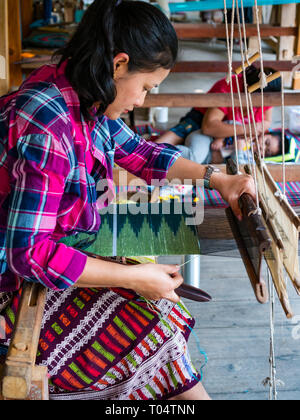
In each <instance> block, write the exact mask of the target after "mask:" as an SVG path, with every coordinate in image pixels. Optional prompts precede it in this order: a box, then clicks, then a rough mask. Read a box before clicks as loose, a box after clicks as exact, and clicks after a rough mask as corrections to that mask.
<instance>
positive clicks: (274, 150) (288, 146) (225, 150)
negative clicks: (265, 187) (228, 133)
mask: <svg viewBox="0 0 300 420" xmlns="http://www.w3.org/2000/svg"><path fill="white" fill-rule="evenodd" d="M263 142H264V156H265V160H266V161H267V162H274V163H276V162H277V163H280V162H282V161H283V160H285V162H294V163H296V162H298V161H299V158H300V151H299V149H298V148H297V143H296V139H295V137H294V135H292V134H291V133H286V135H285V140H284V155H283V153H282V150H283V147H282V133H281V130H277V131H272V130H270V131H269V132H268V133H266V134H265V135H264V136H263V135H260V136H259V137H258V144H259V147H258V146H257V144H256V142H255V141H254V142H253V151H254V152H256V153H258V152H260V154H261V156H263ZM258 149H259V150H258ZM237 154H238V159H236V146H235V144H234V139H233V138H232V137H229V138H226V139H215V140H214V141H213V142H212V144H211V163H213V164H221V163H224V162H225V160H226V159H228V158H229V157H231V158H233V159H234V160H238V162H239V164H247V163H249V162H251V150H250V144H249V141H248V144H247V142H246V140H245V138H244V137H243V136H239V137H238V138H237ZM283 156H284V157H283Z"/></svg>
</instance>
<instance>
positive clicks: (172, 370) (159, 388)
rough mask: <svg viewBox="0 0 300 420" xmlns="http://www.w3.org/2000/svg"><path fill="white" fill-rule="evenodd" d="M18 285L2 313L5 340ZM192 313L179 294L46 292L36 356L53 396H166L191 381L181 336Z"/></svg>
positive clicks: (192, 371)
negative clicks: (153, 297) (154, 298)
mask: <svg viewBox="0 0 300 420" xmlns="http://www.w3.org/2000/svg"><path fill="white" fill-rule="evenodd" d="M20 294H21V290H20V291H19V292H18V293H15V295H14V296H13V300H12V302H11V304H10V306H9V307H7V308H6V309H5V311H4V313H2V316H4V319H5V325H6V339H5V340H3V339H2V340H0V344H9V339H10V335H11V333H12V329H13V325H14V320H15V316H16V312H17V309H18V303H19V300H20ZM193 326H194V320H193V318H192V316H191V315H190V314H189V312H188V310H187V309H186V308H185V306H184V305H183V304H182V303H181V302H180V303H179V304H176V305H174V303H171V302H170V301H167V300H161V301H159V302H155V303H153V302H151V303H150V302H148V301H146V300H145V299H144V298H141V297H140V296H138V295H137V294H136V293H135V292H132V291H129V290H125V289H105V288H102V289H91V288H86V289H80V288H69V289H67V290H65V291H53V290H49V291H48V292H47V299H46V305H45V312H44V317H43V322H42V329H41V335H40V341H39V347H38V353H37V359H36V363H37V364H39V365H45V366H47V367H48V372H49V377H50V382H49V391H50V399H52V400H81V399H83V400H166V399H168V398H170V397H172V396H175V395H178V394H180V393H182V392H185V391H187V390H188V389H190V388H192V387H193V386H195V385H196V384H197V383H198V382H199V381H200V380H201V375H200V374H199V373H198V372H197V370H196V369H195V368H194V366H193V364H192V361H191V358H190V355H189V352H188V348H187V340H188V337H189V334H190V331H191V329H192V328H193Z"/></svg>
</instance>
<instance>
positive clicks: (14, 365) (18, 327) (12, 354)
mask: <svg viewBox="0 0 300 420" xmlns="http://www.w3.org/2000/svg"><path fill="white" fill-rule="evenodd" d="M45 298H46V289H45V288H43V287H42V286H40V285H39V284H31V283H27V282H24V285H23V293H22V297H21V301H20V306H19V310H18V314H17V317H16V323H15V327H14V333H13V337H12V339H11V343H10V346H9V349H8V354H7V357H6V362H5V364H4V368H3V378H2V395H3V397H4V398H8V399H17V400H25V399H27V398H28V396H29V394H30V391H31V384H32V380H33V378H34V377H35V376H34V371H35V372H36V374H35V375H36V377H37V378H41V372H43V370H41V369H39V368H38V370H37V369H36V368H34V365H35V359H36V352H37V347H38V342H39V336H40V329H41V323H42V317H43V312H44V304H45ZM39 381H41V379H40V380H38V382H39Z"/></svg>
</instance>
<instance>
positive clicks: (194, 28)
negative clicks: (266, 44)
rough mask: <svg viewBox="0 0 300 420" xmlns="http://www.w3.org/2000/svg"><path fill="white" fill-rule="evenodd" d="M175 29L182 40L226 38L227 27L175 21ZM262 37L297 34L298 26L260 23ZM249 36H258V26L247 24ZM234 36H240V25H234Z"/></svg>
mask: <svg viewBox="0 0 300 420" xmlns="http://www.w3.org/2000/svg"><path fill="white" fill-rule="evenodd" d="M174 28H175V31H176V33H177V36H178V38H179V39H181V40H188V39H189V40H190V39H197V40H198V39H201V38H226V27H225V25H224V24H215V25H210V24H206V23H175V24H174ZM260 33H261V37H262V38H268V37H270V36H276V37H280V36H297V35H298V27H296V26H295V27H283V26H276V25H264V24H263V25H260ZM247 36H248V37H251V36H257V26H256V25H255V24H247ZM234 37H235V38H239V28H238V25H234Z"/></svg>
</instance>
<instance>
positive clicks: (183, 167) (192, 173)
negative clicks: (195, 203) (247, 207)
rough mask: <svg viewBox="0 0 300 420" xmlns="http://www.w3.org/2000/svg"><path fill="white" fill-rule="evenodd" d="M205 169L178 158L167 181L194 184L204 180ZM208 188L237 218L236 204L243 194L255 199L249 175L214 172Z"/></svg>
mask: <svg viewBox="0 0 300 420" xmlns="http://www.w3.org/2000/svg"><path fill="white" fill-rule="evenodd" d="M206 169H207V167H206V166H204V165H199V164H198V163H195V162H192V161H190V160H187V159H184V158H178V159H177V160H176V162H175V163H174V164H173V165H172V166H171V167H170V169H169V171H168V174H167V179H168V180H169V181H172V180H174V179H179V180H181V182H182V183H183V184H184V183H185V181H184V180H192V181H193V183H194V184H195V183H196V182H197V181H199V180H203V179H204V176H205V173H206ZM210 186H211V188H214V189H216V190H217V191H219V192H220V194H221V195H222V197H223V199H224V200H225V201H226V202H227V203H228V204H229V205H230V206H231V208H232V210H233V212H234V213H235V215H236V216H237V217H238V218H241V217H242V212H241V209H240V207H239V204H238V200H239V198H240V196H241V195H242V194H243V193H248V194H250V195H251V196H252V197H253V199H255V197H256V193H255V185H254V181H253V178H252V177H251V176H249V175H227V174H224V173H222V172H214V173H213V174H212V176H211V179H210Z"/></svg>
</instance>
